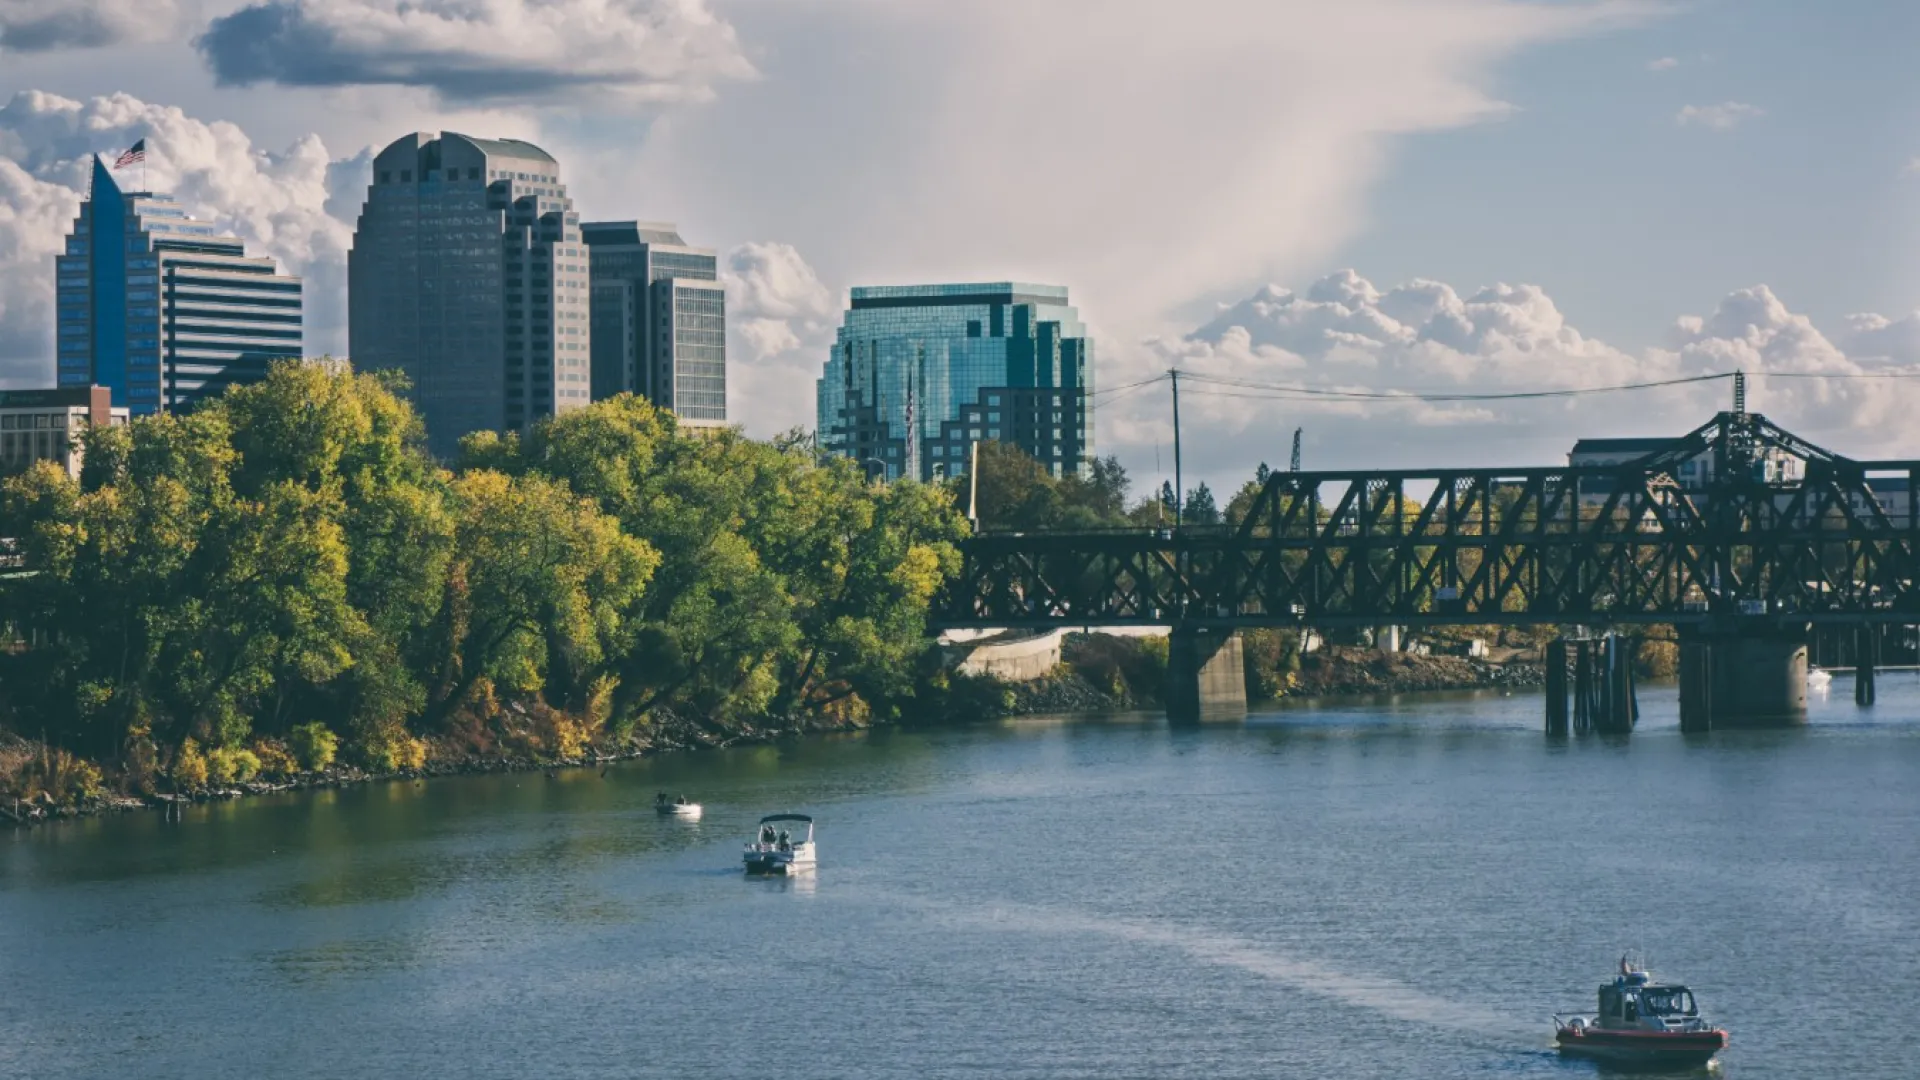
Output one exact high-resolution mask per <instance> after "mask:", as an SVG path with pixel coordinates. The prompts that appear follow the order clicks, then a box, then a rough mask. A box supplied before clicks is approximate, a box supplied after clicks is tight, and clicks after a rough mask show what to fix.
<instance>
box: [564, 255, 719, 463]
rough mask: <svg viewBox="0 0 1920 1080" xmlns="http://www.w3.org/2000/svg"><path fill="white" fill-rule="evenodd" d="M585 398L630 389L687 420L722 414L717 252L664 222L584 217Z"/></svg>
mask: <svg viewBox="0 0 1920 1080" xmlns="http://www.w3.org/2000/svg"><path fill="white" fill-rule="evenodd" d="M580 231H581V235H582V237H583V238H584V239H585V241H586V245H587V251H588V253H589V255H588V260H589V266H590V267H591V270H590V273H589V277H590V278H591V281H592V316H593V317H592V324H593V397H594V400H596V401H598V400H600V399H602V398H609V397H612V396H614V395H615V394H620V393H633V394H639V395H641V396H642V397H645V398H647V399H648V400H649V401H652V402H653V403H654V404H655V405H658V406H660V407H661V408H664V409H667V410H669V411H671V412H673V413H674V414H675V415H676V416H678V417H679V418H680V420H681V422H682V423H686V424H690V425H693V426H718V425H722V424H725V423H726V422H727V337H726V320H727V298H726V291H725V289H724V288H722V286H721V285H720V281H719V277H720V264H719V258H718V256H717V255H716V254H715V252H714V251H713V249H711V248H698V247H692V246H690V245H688V244H687V242H686V241H684V240H682V239H681V238H680V233H679V231H678V229H677V228H676V227H675V226H673V225H671V224H667V223H662V222H646V221H601V222H588V223H587V224H585V225H582V226H581V227H580Z"/></svg>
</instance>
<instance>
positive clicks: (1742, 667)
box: [1680, 627, 1807, 731]
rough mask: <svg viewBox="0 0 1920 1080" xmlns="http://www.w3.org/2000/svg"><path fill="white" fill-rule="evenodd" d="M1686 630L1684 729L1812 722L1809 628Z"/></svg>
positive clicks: (1683, 646) (1683, 650)
mask: <svg viewBox="0 0 1920 1080" xmlns="http://www.w3.org/2000/svg"><path fill="white" fill-rule="evenodd" d="M1680 634H1681V637H1680V726H1681V729H1682V730H1685V731H1708V730H1711V729H1714V728H1730V727H1780V726H1788V725H1792V724H1800V723H1804V722H1806V719H1807V631H1806V629H1805V628H1804V627H1793V628H1781V627H1765V628H1760V627H1753V628H1748V627H1740V628H1734V629H1724V630H1723V629H1719V628H1703V629H1690V628H1682V630H1681V632H1680Z"/></svg>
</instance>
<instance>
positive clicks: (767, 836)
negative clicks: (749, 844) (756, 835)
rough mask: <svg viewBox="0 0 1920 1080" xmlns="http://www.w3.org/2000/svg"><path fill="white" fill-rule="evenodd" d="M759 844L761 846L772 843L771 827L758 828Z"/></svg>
mask: <svg viewBox="0 0 1920 1080" xmlns="http://www.w3.org/2000/svg"><path fill="white" fill-rule="evenodd" d="M760 842H761V843H762V844H771V843H773V826H771V825H762V826H760Z"/></svg>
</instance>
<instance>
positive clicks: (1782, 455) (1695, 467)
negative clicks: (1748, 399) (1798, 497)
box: [1567, 438, 1807, 504]
mask: <svg viewBox="0 0 1920 1080" xmlns="http://www.w3.org/2000/svg"><path fill="white" fill-rule="evenodd" d="M1679 441H1680V440H1678V439H1674V438H1629V439H1581V440H1580V441H1579V442H1576V443H1574V444H1573V449H1572V451H1570V452H1569V453H1568V454H1567V464H1568V465H1571V466H1573V467H1575V468H1579V467H1581V466H1589V465H1624V464H1626V463H1628V462H1630V461H1638V460H1640V459H1641V458H1644V457H1648V456H1650V455H1653V454H1658V453H1662V452H1664V451H1666V450H1669V449H1671V448H1672V447H1673V445H1674V444H1675V443H1677V442H1679ZM1713 468H1714V465H1713V454H1712V452H1710V451H1709V452H1705V453H1701V454H1696V455H1695V456H1693V457H1691V458H1689V459H1687V460H1686V461H1683V462H1681V463H1680V467H1679V468H1678V469H1676V470H1675V472H1674V477H1673V479H1674V482H1675V483H1677V484H1679V485H1680V489H1681V490H1682V491H1685V492H1687V493H1688V494H1698V493H1701V492H1704V491H1706V490H1707V488H1708V487H1710V486H1712V484H1713ZM1755 468H1757V469H1759V470H1760V471H1761V473H1762V475H1761V476H1760V478H1759V479H1760V480H1761V481H1762V482H1763V483H1768V484H1797V483H1799V482H1800V481H1801V480H1804V479H1805V478H1806V475H1807V463H1806V462H1805V461H1803V460H1801V459H1800V458H1798V457H1795V456H1794V455H1793V454H1790V453H1788V452H1787V451H1785V450H1783V449H1781V448H1779V447H1777V446H1769V447H1764V448H1762V450H1761V452H1760V456H1759V460H1758V461H1757V462H1756V463H1755ZM1612 494H1613V489H1612V487H1611V486H1610V485H1609V484H1608V482H1607V481H1606V480H1605V479H1603V478H1589V479H1585V480H1582V481H1581V482H1580V501H1581V502H1582V503H1588V504H1592V503H1603V502H1605V501H1606V500H1607V497H1608V496H1610V495H1612Z"/></svg>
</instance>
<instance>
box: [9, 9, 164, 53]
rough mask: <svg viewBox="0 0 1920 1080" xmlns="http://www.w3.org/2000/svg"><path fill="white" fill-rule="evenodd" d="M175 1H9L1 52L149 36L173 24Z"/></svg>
mask: <svg viewBox="0 0 1920 1080" xmlns="http://www.w3.org/2000/svg"><path fill="white" fill-rule="evenodd" d="M178 14H179V7H178V5H177V4H176V3H175V0H5V3H0V53H6V52H21V53H28V52H48V51H51V50H54V49H84V48H97V47H99V46H103V45H119V44H122V43H124V42H129V41H149V40H153V39H155V38H158V37H161V36H163V35H164V34H166V33H167V32H168V31H170V30H171V29H173V27H174V24H175V19H176V17H177V16H178Z"/></svg>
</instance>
